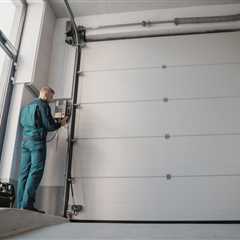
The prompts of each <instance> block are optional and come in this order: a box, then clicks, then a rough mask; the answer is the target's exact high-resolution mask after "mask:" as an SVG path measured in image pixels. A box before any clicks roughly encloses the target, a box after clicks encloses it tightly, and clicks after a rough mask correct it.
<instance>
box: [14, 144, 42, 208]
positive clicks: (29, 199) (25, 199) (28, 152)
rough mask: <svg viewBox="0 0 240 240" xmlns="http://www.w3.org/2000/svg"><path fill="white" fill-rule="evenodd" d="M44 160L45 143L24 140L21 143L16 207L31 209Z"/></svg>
mask: <svg viewBox="0 0 240 240" xmlns="http://www.w3.org/2000/svg"><path fill="white" fill-rule="evenodd" d="M45 160H46V142H45V141H33V140H26V141H23V142H22V153H21V162H20V169H19V177H18V194H17V207H18V208H24V209H32V208H33V207H34V206H33V204H34V202H35V195H36V191H37V188H38V186H39V184H40V182H41V179H42V176H43V172H44V166H45Z"/></svg>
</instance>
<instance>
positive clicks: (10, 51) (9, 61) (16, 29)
mask: <svg viewBox="0 0 240 240" xmlns="http://www.w3.org/2000/svg"><path fill="white" fill-rule="evenodd" d="M25 16H26V3H25V0H0V157H1V151H2V145H3V139H4V135H5V128H6V122H7V115H8V110H9V105H10V100H11V95H12V89H13V84H12V82H11V79H12V77H13V76H14V74H15V63H16V61H17V53H18V48H19V46H20V40H21V34H22V29H23V25H24V21H25Z"/></svg>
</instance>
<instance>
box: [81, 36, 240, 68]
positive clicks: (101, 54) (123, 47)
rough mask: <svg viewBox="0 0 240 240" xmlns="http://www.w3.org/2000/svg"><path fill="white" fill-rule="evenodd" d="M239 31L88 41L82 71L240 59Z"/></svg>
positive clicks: (211, 62)
mask: <svg viewBox="0 0 240 240" xmlns="http://www.w3.org/2000/svg"><path fill="white" fill-rule="evenodd" d="M239 38H240V33H239V32H232V33H216V34H199V35H191V36H174V37H158V38H145V39H132V40H130V41H129V40H118V41H103V42H94V43H87V47H85V48H84V49H83V56H82V62H81V70H82V71H99V70H109V69H126V68H127V69H128V68H142V67H153V66H161V65H181V66H182V65H196V64H206V65H207V64H213V63H229V62H231V63H232V62H234V63H236V62H237V63H239V61H240V49H239V42H238V39H239Z"/></svg>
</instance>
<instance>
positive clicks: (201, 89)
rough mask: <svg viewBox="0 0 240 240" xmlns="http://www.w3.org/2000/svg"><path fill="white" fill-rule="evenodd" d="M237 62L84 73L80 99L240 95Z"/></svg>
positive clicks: (117, 99) (85, 101)
mask: <svg viewBox="0 0 240 240" xmlns="http://www.w3.org/2000/svg"><path fill="white" fill-rule="evenodd" d="M239 68H240V64H229V65H227V66H226V65H209V66H188V67H176V68H175V67H174V68H166V69H162V68H155V69H142V70H136V69H134V70H129V71H102V72H86V73H84V75H83V76H81V77H80V87H79V99H78V101H79V102H82V103H88V102H90V103H91V102H99V101H100V102H101V101H134V100H151V99H161V98H164V97H168V98H204V97H219V96H220V97H221V96H240V94H239V93H240V81H239V76H240V73H239Z"/></svg>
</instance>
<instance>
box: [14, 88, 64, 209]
mask: <svg viewBox="0 0 240 240" xmlns="http://www.w3.org/2000/svg"><path fill="white" fill-rule="evenodd" d="M53 95H54V90H53V89H51V88H50V87H43V88H41V90H40V95H39V98H37V99H35V100H34V101H33V102H31V103H30V104H28V105H26V106H25V107H24V108H23V109H22V111H21V117H20V123H21V126H22V127H23V140H22V153H21V162H20V170H19V177H18V194H17V207H18V208H21V209H28V210H33V211H38V212H43V211H40V210H38V209H36V208H35V207H34V202H35V194H36V190H37V188H38V186H39V184H40V181H41V179H42V176H43V171H44V166H45V160H46V150H47V148H46V137H47V133H48V132H49V131H55V130H57V129H58V128H60V127H61V126H64V125H65V124H66V123H67V117H66V118H64V119H63V120H61V121H60V122H56V121H55V120H54V118H53V117H52V114H51V109H50V107H49V104H48V103H49V102H51V101H52V99H53Z"/></svg>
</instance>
